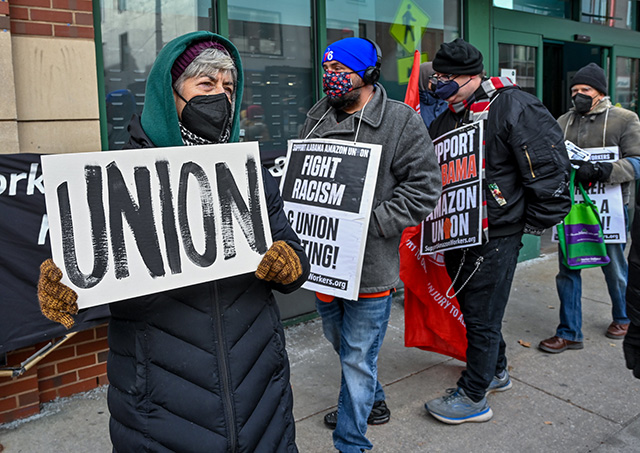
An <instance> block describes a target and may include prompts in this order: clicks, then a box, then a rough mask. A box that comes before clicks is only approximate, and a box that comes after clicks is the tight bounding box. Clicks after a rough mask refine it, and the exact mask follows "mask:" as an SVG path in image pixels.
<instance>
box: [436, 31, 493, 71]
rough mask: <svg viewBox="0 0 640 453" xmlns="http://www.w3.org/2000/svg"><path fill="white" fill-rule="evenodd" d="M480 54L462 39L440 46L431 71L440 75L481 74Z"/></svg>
mask: <svg viewBox="0 0 640 453" xmlns="http://www.w3.org/2000/svg"><path fill="white" fill-rule="evenodd" d="M483 68H484V66H483V65H482V54H481V53H480V51H479V50H478V49H476V48H475V47H473V46H472V45H471V44H469V43H468V42H466V41H465V40H464V39H462V38H457V39H456V40H454V41H452V42H445V43H442V44H441V45H440V50H438V52H437V53H436V57H435V58H434V59H433V69H434V71H436V72H439V73H440V74H455V75H458V74H467V75H476V74H480V73H481V72H482V69H483Z"/></svg>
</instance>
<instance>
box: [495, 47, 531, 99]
mask: <svg viewBox="0 0 640 453" xmlns="http://www.w3.org/2000/svg"><path fill="white" fill-rule="evenodd" d="M537 50H538V49H536V48H535V47H532V46H522V45H514V44H503V43H500V44H498V53H499V55H498V61H499V67H500V69H515V70H516V81H515V82H516V84H517V85H518V86H519V87H520V88H522V90H524V91H526V92H527V93H531V94H533V95H534V96H535V94H536V53H537Z"/></svg>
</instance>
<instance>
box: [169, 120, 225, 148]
mask: <svg viewBox="0 0 640 453" xmlns="http://www.w3.org/2000/svg"><path fill="white" fill-rule="evenodd" d="M178 124H179V125H180V135H182V142H183V143H184V144H185V145H186V146H197V145H211V144H213V143H214V142H212V141H210V140H207V139H206V138H202V137H200V136H199V135H196V134H194V133H193V132H191V131H190V130H189V129H187V128H186V127H184V125H183V124H182V123H181V122H180V121H178ZM230 135H231V134H230V130H229V128H227V130H226V131H225V134H224V135H223V136H222V137H220V142H219V143H227V142H228V141H229V137H230Z"/></svg>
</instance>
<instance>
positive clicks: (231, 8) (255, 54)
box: [228, 0, 314, 173]
mask: <svg viewBox="0 0 640 453" xmlns="http://www.w3.org/2000/svg"><path fill="white" fill-rule="evenodd" d="M310 8H311V7H310V2H301V1H298V0H281V1H278V2H272V4H269V5H266V4H265V2H264V1H262V0H229V1H228V12H229V39H231V41H232V42H233V43H234V44H235V45H236V46H237V47H238V50H239V51H240V55H241V56H242V62H243V65H244V70H245V86H244V95H243V100H242V111H241V113H240V114H241V132H240V134H241V139H243V140H244V141H258V142H259V143H260V153H261V155H262V158H263V161H265V163H266V164H267V166H270V167H272V166H273V161H274V160H275V159H277V158H278V157H279V156H283V155H285V154H286V150H287V140H288V139H290V138H297V137H298V133H299V131H300V129H301V128H302V124H303V123H304V120H305V118H306V114H307V111H308V110H309V109H310V108H311V106H312V105H313V101H314V99H313V93H314V89H313V85H312V84H313V78H312V71H313V67H314V66H313V63H314V62H313V61H312V59H311V58H312V57H311V56H312V54H313V52H312V51H311V49H312V45H311V9H310ZM272 173H277V172H276V171H275V170H273V169H272Z"/></svg>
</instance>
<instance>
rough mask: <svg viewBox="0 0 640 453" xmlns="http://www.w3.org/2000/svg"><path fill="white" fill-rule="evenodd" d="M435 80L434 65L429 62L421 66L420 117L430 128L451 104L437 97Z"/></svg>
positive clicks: (419, 89)
mask: <svg viewBox="0 0 640 453" xmlns="http://www.w3.org/2000/svg"><path fill="white" fill-rule="evenodd" d="M432 79H433V63H432V62H430V61H429V62H427V63H422V64H421V65H420V78H419V79H418V92H419V94H420V116H422V119H423V120H424V124H425V125H426V126H427V127H429V126H431V123H432V122H433V120H435V119H436V118H437V117H438V115H440V114H441V113H442V112H444V111H445V110H447V108H448V107H449V104H447V102H446V101H443V100H442V99H440V98H439V97H438V96H436V94H435V92H434V90H435V88H436V87H435V82H434V81H433V80H432Z"/></svg>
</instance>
